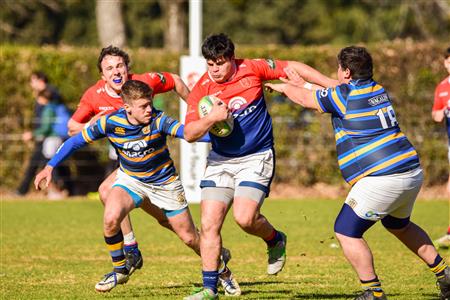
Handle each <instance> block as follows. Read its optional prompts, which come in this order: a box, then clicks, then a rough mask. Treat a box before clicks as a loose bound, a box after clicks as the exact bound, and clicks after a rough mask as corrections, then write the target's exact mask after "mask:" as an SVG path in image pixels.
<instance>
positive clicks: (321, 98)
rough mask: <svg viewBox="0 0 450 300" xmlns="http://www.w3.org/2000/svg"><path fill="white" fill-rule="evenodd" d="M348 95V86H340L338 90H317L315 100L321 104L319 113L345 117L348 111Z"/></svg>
mask: <svg viewBox="0 0 450 300" xmlns="http://www.w3.org/2000/svg"><path fill="white" fill-rule="evenodd" d="M346 94H348V89H347V87H346V85H339V86H337V87H336V88H327V89H322V90H317V91H316V92H315V93H314V100H315V101H317V103H318V104H319V111H320V112H323V113H331V114H336V115H340V116H344V115H345V113H346V110H347V99H346V97H345V96H344V95H346Z"/></svg>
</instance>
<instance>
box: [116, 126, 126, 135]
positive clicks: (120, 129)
mask: <svg viewBox="0 0 450 300" xmlns="http://www.w3.org/2000/svg"><path fill="white" fill-rule="evenodd" d="M114 134H120V135H124V134H125V128H122V127H114Z"/></svg>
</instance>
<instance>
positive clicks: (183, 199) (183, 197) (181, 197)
mask: <svg viewBox="0 0 450 300" xmlns="http://www.w3.org/2000/svg"><path fill="white" fill-rule="evenodd" d="M177 201H178V202H179V203H184V202H186V195H185V194H184V192H182V193H179V194H178V197H177Z"/></svg>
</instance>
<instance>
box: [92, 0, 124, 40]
mask: <svg viewBox="0 0 450 300" xmlns="http://www.w3.org/2000/svg"><path fill="white" fill-rule="evenodd" d="M95 13H96V18H97V31H98V36H99V40H100V44H101V46H102V47H106V46H109V45H114V46H117V47H119V48H122V47H123V46H125V43H126V37H125V25H124V23H123V18H122V2H121V0H97V5H96V9H95Z"/></svg>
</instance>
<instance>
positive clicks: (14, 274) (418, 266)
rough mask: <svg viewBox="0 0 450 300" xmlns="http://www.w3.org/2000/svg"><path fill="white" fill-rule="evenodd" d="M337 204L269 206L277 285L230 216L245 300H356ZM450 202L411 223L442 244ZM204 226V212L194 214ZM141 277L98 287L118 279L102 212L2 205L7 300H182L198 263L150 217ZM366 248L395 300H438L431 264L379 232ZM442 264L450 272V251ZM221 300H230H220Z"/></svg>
mask: <svg viewBox="0 0 450 300" xmlns="http://www.w3.org/2000/svg"><path fill="white" fill-rule="evenodd" d="M340 206H341V202H340V201H334V200H318V199H317V200H316V199H311V200H301V201H294V200H267V201H266V203H265V204H264V207H263V212H264V214H265V215H266V216H267V217H268V218H269V219H270V220H271V222H272V223H273V224H274V225H275V226H276V227H277V228H279V229H281V230H282V231H284V232H285V233H286V234H287V235H288V249H287V253H288V262H287V264H286V267H285V269H284V270H283V272H282V273H280V274H279V275H278V276H274V277H270V276H268V275H266V274H265V271H266V253H265V244H264V243H263V242H262V241H260V240H258V239H256V238H254V237H250V236H249V235H247V234H245V233H244V232H243V231H241V230H240V229H239V228H238V227H237V225H236V224H235V223H234V222H233V220H232V218H231V216H228V218H227V221H226V223H225V226H224V229H223V239H224V244H225V245H226V246H227V247H228V248H230V249H231V251H232V254H233V259H232V260H231V263H230V267H231V268H232V270H233V271H234V272H235V274H236V277H237V279H238V280H239V281H240V285H241V288H242V291H243V295H242V296H241V297H240V298H241V299H352V297H353V296H354V294H355V293H356V292H358V291H359V283H358V281H357V278H356V276H355V275H354V273H353V271H352V270H351V269H350V266H349V265H348V264H347V263H346V261H345V259H344V257H343V255H342V253H341V249H339V248H336V245H337V242H336V240H335V239H334V237H333V222H334V218H335V216H336V214H337V213H338V211H339V209H340ZM448 209H449V207H448V202H447V201H445V200H441V201H439V200H436V201H419V202H418V203H417V204H416V208H415V212H414V214H413V220H415V221H416V222H417V223H418V224H420V225H422V227H423V228H424V229H425V230H426V231H428V233H429V234H430V235H431V236H432V237H433V238H436V237H438V236H440V235H442V234H443V232H444V230H445V229H446V227H447V225H448V224H447V223H448ZM191 210H192V212H193V216H194V220H195V221H196V223H198V221H199V206H198V205H192V206H191ZM132 219H133V224H134V227H135V232H136V235H137V238H138V241H139V243H140V248H141V250H142V251H143V255H144V267H143V268H142V269H141V270H138V271H136V273H135V274H134V275H133V276H132V277H131V279H130V281H129V282H128V283H127V284H126V285H121V286H118V287H117V288H115V289H114V290H112V291H111V292H110V293H107V294H98V293H96V292H95V291H94V284H95V283H96V281H97V280H98V279H100V277H101V276H102V275H103V274H105V273H107V272H109V271H110V270H111V263H110V259H109V257H108V254H107V251H106V247H105V245H104V242H103V235H102V207H101V205H100V203H99V202H96V201H87V200H67V201H60V202H47V201H22V200H20V201H19V200H11V201H9V200H4V199H3V200H2V202H1V232H0V233H1V253H0V256H1V270H0V295H1V299H137V298H139V299H182V297H183V296H185V295H187V294H189V293H190V292H191V290H192V288H193V287H194V285H199V284H200V282H201V273H200V270H201V267H200V259H199V257H197V256H195V254H194V253H193V252H191V250H190V249H188V248H187V247H185V246H184V245H183V244H182V243H181V242H180V241H179V240H178V239H177V237H176V236H175V235H173V234H172V233H171V232H169V231H167V230H165V229H163V228H161V227H159V225H157V223H156V222H155V221H154V220H153V219H152V218H150V217H148V216H147V215H145V213H144V212H142V211H140V210H135V211H134V212H133V213H132ZM366 238H367V239H368V241H369V244H370V245H371V247H372V250H373V252H374V256H375V263H376V267H377V270H378V275H379V277H380V279H381V280H382V283H383V286H384V289H385V291H386V292H387V293H388V295H389V296H390V297H389V299H437V294H438V291H437V289H436V287H435V279H434V276H433V275H432V274H431V273H430V272H429V271H428V269H427V267H426V265H425V264H423V263H421V262H420V261H419V259H418V258H416V257H415V256H414V255H413V254H411V253H409V252H408V251H407V250H406V249H405V247H404V246H403V245H401V244H400V243H398V242H397V241H396V240H395V239H394V238H393V237H392V236H390V235H389V234H388V233H387V232H386V231H384V230H383V229H382V226H381V224H377V225H375V226H374V228H373V229H372V230H370V231H369V233H368V234H367V236H366ZM441 254H442V255H443V256H444V257H445V258H446V259H447V261H449V262H450V251H448V250H446V251H444V252H441ZM223 298H224V297H223Z"/></svg>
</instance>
